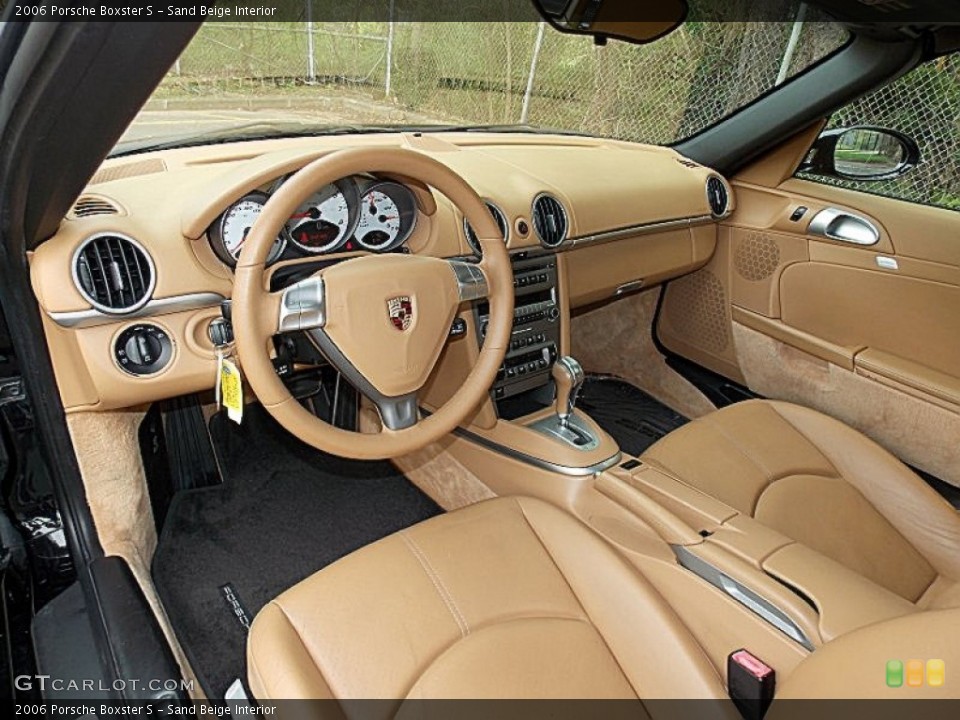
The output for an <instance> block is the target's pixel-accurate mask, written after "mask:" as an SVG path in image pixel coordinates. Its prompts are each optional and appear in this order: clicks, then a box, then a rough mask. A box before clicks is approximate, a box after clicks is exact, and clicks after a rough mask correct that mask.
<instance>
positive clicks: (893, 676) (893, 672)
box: [887, 660, 903, 688]
mask: <svg viewBox="0 0 960 720" xmlns="http://www.w3.org/2000/svg"><path fill="white" fill-rule="evenodd" d="M901 685H903V661H901V660H887V687H892V688H894V687H900V686H901Z"/></svg>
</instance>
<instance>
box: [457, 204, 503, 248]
mask: <svg viewBox="0 0 960 720" xmlns="http://www.w3.org/2000/svg"><path fill="white" fill-rule="evenodd" d="M483 204H484V205H486V206H487V210H489V211H490V214H491V215H493V219H494V220H496V221H497V227H498V228H499V229H500V234H501V235H503V242H504V243H506V242H507V241H508V240H509V239H510V225H509V223H508V222H507V216H506V215H505V214H504V213H503V210H501V209H500V208H499V207H497V206H496V205H495V204H494V203H492V202H490V201H489V200H484V201H483ZM463 231H464V233H465V234H466V236H467V244H468V245H469V246H470V249H471V250H473V253H474V255H476V256H477V257H481V256H482V255H483V251H482V250H481V249H480V240H479V239H478V238H477V233H475V232H474V230H473V228H472V227H470V223H468V222H467V219H466V218H464V219H463Z"/></svg>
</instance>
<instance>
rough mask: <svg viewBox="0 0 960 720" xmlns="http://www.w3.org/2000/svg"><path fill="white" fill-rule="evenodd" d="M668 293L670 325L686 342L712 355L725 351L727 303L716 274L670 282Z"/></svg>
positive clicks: (702, 272) (727, 344)
mask: <svg viewBox="0 0 960 720" xmlns="http://www.w3.org/2000/svg"><path fill="white" fill-rule="evenodd" d="M669 293H670V296H669V300H670V302H669V304H668V307H669V309H670V312H669V316H668V317H669V320H670V324H671V325H673V326H674V328H675V329H676V330H677V331H679V332H680V333H681V334H682V335H683V336H684V337H685V338H686V339H687V341H688V342H689V343H691V344H693V345H696V346H698V347H701V348H703V349H704V350H710V351H712V352H714V353H722V352H723V351H724V350H726V349H727V347H728V346H729V344H730V330H729V327H728V323H727V311H726V303H727V300H726V295H725V293H724V291H723V285H722V284H721V282H720V280H719V279H718V278H717V276H716V275H714V274H713V273H712V272H710V271H709V270H699V271H698V272H695V273H693V274H692V275H686V276H684V277H682V278H680V279H679V280H674V281H673V282H672V283H670V287H669Z"/></svg>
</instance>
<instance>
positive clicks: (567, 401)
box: [553, 355, 586, 427]
mask: <svg viewBox="0 0 960 720" xmlns="http://www.w3.org/2000/svg"><path fill="white" fill-rule="evenodd" d="M585 378H586V376H585V375H584V372H583V368H582V367H581V366H580V363H578V362H577V361H576V360H574V359H573V358H572V357H570V356H569V355H564V356H563V357H559V358H557V362H556V363H555V364H554V366H553V380H554V382H555V383H556V384H557V416H558V417H559V418H560V425H561V426H563V427H566V425H567V422H568V421H569V419H570V415H571V414H572V413H573V408H574V406H575V405H576V404H577V396H578V395H579V394H580V388H582V387H583V381H584V379H585Z"/></svg>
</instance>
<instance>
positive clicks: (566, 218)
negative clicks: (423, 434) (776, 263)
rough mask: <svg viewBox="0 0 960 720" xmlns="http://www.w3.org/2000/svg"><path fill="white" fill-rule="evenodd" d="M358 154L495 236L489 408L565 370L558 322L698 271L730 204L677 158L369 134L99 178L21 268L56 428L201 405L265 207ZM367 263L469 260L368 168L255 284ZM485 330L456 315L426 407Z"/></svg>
mask: <svg viewBox="0 0 960 720" xmlns="http://www.w3.org/2000/svg"><path fill="white" fill-rule="evenodd" d="M359 146H362V147H374V148H376V147H404V148H407V149H409V150H412V151H415V152H420V153H424V154H427V155H429V156H431V157H433V158H434V159H436V160H438V161H440V162H442V163H444V164H446V165H447V166H448V167H450V168H451V169H452V170H454V171H455V172H457V173H458V174H459V175H460V176H461V177H463V178H464V179H465V180H466V181H467V182H468V183H469V184H470V185H472V186H473V188H474V189H475V190H476V191H477V193H478V194H479V195H480V197H481V198H482V199H483V200H484V202H485V203H486V205H487V207H488V209H489V211H490V213H491V214H492V216H493V217H494V219H495V220H496V222H497V226H498V227H499V229H500V232H501V234H502V235H503V237H504V242H505V243H506V245H507V248H508V251H509V252H510V254H511V258H512V259H513V261H514V263H513V264H514V271H515V279H514V283H515V287H516V288H517V296H518V298H520V297H521V296H522V297H523V303H521V304H518V307H521V305H522V306H523V307H524V308H525V309H526V310H525V312H526V315H524V317H523V318H521V320H523V321H524V323H525V324H524V325H523V328H522V329H523V331H524V332H525V333H527V334H528V335H530V337H531V338H532V339H530V340H527V339H526V338H524V343H525V344H524V346H523V347H522V348H520V347H517V348H515V349H514V350H513V351H512V353H513V354H512V355H511V358H514V360H515V365H516V367H515V368H512V367H510V366H505V367H504V369H503V373H504V378H505V380H504V379H503V378H502V380H504V381H503V382H502V383H500V384H499V385H498V386H497V388H495V390H496V392H498V393H500V394H502V395H504V396H509V395H510V394H511V393H512V392H515V391H519V390H518V388H521V387H526V385H529V384H530V380H529V377H530V375H529V373H531V372H533V373H534V374H535V375H537V377H539V376H540V374H541V373H542V372H543V370H544V368H543V367H541V365H543V364H544V363H542V362H541V359H542V360H544V361H546V362H547V364H549V361H550V354H554V355H555V354H556V353H565V352H567V350H568V347H567V346H568V331H567V330H566V328H567V324H568V323H567V320H568V319H569V316H570V313H571V312H572V311H574V310H575V309H576V308H577V307H579V306H584V305H588V304H593V303H597V302H603V301H608V300H612V299H614V298H616V297H618V296H619V295H622V294H624V293H626V292H631V291H633V290H636V289H638V288H640V287H650V286H653V285H657V284H659V283H662V282H664V281H666V280H669V279H672V278H675V277H678V276H680V275H683V274H686V273H690V272H693V271H695V270H697V269H699V268H700V267H702V266H703V265H704V264H706V262H707V261H708V260H709V259H710V257H711V255H712V254H713V252H714V249H715V246H716V238H717V232H718V223H719V221H720V220H722V219H723V218H725V217H727V216H728V215H729V214H730V213H731V212H733V209H734V204H735V199H734V197H733V195H732V192H731V190H730V186H729V184H728V183H727V181H726V180H725V179H724V178H722V177H721V176H719V175H718V174H717V173H716V172H714V171H713V170H711V169H710V168H706V167H702V166H700V165H697V164H696V163H693V162H691V161H690V160H688V159H686V158H684V157H682V156H680V155H679V154H678V153H676V152H675V151H673V150H670V149H667V148H661V147H656V146H647V145H640V144H635V143H628V142H623V141H615V140H605V139H595V138H584V137H570V136H562V135H546V134H544V135H540V134H536V135H534V134H518V133H499V134H498V133H488V132H476V133H474V132H463V133H422V134H421V133H396V134H386V133H376V134H372V135H356V136H332V137H316V138H284V139H272V140H263V141H248V142H236V143H229V144H218V145H212V146H201V147H191V148H179V149H172V150H163V151H158V152H152V153H144V154H140V155H135V156H131V157H121V158H115V159H110V160H107V161H105V162H104V164H103V165H102V167H101V168H100V170H99V171H98V172H97V173H96V174H95V175H94V177H93V178H91V180H90V182H89V184H88V186H87V188H86V189H85V190H84V192H83V193H82V194H81V196H80V197H79V198H78V200H77V201H76V203H75V205H74V207H73V208H72V210H71V211H70V213H68V215H67V216H66V217H65V218H64V219H63V221H62V222H61V224H60V227H59V229H58V231H57V233H56V234H55V235H53V236H52V237H50V238H49V239H47V240H46V241H45V242H43V243H42V244H41V245H39V246H38V247H37V248H36V250H35V251H34V252H33V253H32V254H31V255H30V257H29V260H30V270H31V282H32V285H33V289H34V293H35V295H36V297H37V301H38V303H39V306H40V309H41V315H42V318H43V320H44V328H45V332H46V335H47V342H48V345H49V346H50V350H51V357H52V360H53V363H54V370H55V372H56V374H57V377H58V381H59V384H60V388H61V394H62V398H63V403H64V407H65V409H66V410H67V412H76V411H84V410H112V409H121V408H132V407H137V406H141V405H144V404H147V403H150V402H155V401H158V400H161V399H165V398H171V397H177V396H180V395H184V394H189V393H194V392H201V391H204V390H210V389H212V388H213V385H214V382H215V378H216V363H215V358H216V356H217V346H216V344H217V343H218V342H221V341H222V336H221V334H220V333H222V330H223V328H222V325H223V323H222V317H221V316H222V310H221V305H222V304H223V303H224V302H225V301H228V300H229V299H230V297H231V293H232V287H233V268H234V266H235V265H236V262H237V258H238V257H239V255H240V253H241V252H242V250H243V246H244V242H245V239H246V235H247V233H248V232H249V230H250V228H251V227H252V226H253V224H254V223H255V222H256V220H257V218H258V216H259V214H260V212H261V211H262V209H263V207H264V204H265V203H266V202H267V201H268V200H269V198H270V196H271V195H272V194H273V193H275V192H276V191H277V190H278V188H280V187H282V186H283V183H284V182H286V181H287V180H288V179H289V178H290V177H291V175H292V174H294V173H295V172H296V171H297V170H299V169H300V168H302V167H304V166H306V165H307V164H309V163H310V162H312V161H313V160H315V159H317V158H319V157H322V156H324V155H326V154H328V153H330V152H333V151H336V150H338V149H340V148H344V147H359ZM371 253H410V254H418V255H427V256H432V257H439V258H460V259H464V260H466V261H467V262H475V261H477V260H478V259H479V255H480V250H479V246H478V244H477V242H476V237H475V235H474V233H473V231H472V229H471V228H470V225H469V223H468V222H466V220H465V218H464V216H463V214H462V213H461V212H460V210H459V209H458V208H457V207H455V206H454V205H453V203H452V202H450V201H449V200H448V199H447V198H446V197H444V196H443V195H441V194H439V193H437V192H435V191H434V190H433V189H431V188H430V187H427V186H425V185H423V184H422V183H420V182H419V181H416V180H414V179H413V178H411V177H406V176H404V175H402V174H396V173H394V174H387V173H383V172H378V171H377V170H376V168H371V169H370V171H369V172H368V173H365V174H361V175H355V176H350V177H344V178H339V179H337V180H336V181H334V182H333V183H331V184H329V185H327V186H325V187H320V188H316V190H315V191H314V192H313V194H312V195H311V196H310V197H309V198H308V199H307V200H306V201H305V202H304V203H302V204H301V206H300V207H298V208H297V209H296V210H295V211H294V212H293V213H292V214H291V216H290V217H289V218H288V220H287V221H286V223H285V224H284V226H283V228H282V229H281V231H280V233H279V234H278V236H277V239H276V242H275V244H274V246H273V250H272V251H271V254H270V258H269V262H268V267H267V268H266V271H265V275H266V278H265V282H267V283H268V284H269V285H270V286H271V287H272V288H273V289H277V288H278V287H282V286H283V285H284V283H289V282H295V281H296V280H298V279H301V278H303V277H306V276H308V275H310V274H311V273H313V272H316V271H317V270H318V269H320V268H322V267H323V266H324V265H325V264H329V263H335V262H340V261H342V260H344V259H347V258H351V257H355V256H357V255H362V254H371ZM483 319H484V308H483V307H482V303H474V304H473V305H472V306H465V307H463V308H462V312H461V315H460V320H461V321H462V324H461V326H462V327H463V328H464V329H465V332H464V334H463V336H459V337H456V338H452V339H451V340H450V341H449V348H448V350H449V352H445V353H444V355H443V356H441V365H440V366H439V367H438V368H437V370H436V374H437V375H438V377H437V378H435V380H434V381H433V382H431V383H430V384H429V385H430V387H431V388H434V389H435V392H436V393H437V394H438V395H443V394H444V393H447V394H449V393H451V392H455V390H456V387H458V384H459V382H460V381H461V379H462V377H464V376H465V374H466V372H467V371H468V370H469V367H470V362H471V361H472V359H473V358H475V357H476V353H477V352H478V348H479V346H480V344H481V343H482V325H483ZM518 322H519V320H518ZM518 342H519V340H518ZM530 343H532V345H531V344H530ZM543 345H546V346H548V350H549V352H548V353H547V354H543V348H542V347H541V346H543ZM537 353H540V354H539V355H537ZM521 367H522V368H523V369H522V370H521ZM511 370H514V375H515V376H516V380H515V382H513V381H514V375H511ZM520 376H522V377H523V382H522V383H521V381H520ZM498 382H499V381H498ZM492 395H493V391H492ZM442 400H443V398H442V397H440V398H438V401H437V403H436V404H438V405H439V404H440V403H441V401H442Z"/></svg>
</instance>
